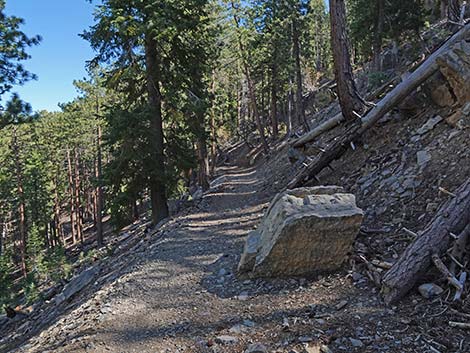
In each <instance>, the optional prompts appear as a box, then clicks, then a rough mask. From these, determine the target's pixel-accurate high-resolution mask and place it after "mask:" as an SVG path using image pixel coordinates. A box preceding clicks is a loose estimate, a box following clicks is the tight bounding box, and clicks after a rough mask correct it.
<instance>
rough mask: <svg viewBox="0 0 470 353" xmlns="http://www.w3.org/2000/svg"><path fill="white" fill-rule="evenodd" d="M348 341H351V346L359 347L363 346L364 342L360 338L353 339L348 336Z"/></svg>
mask: <svg viewBox="0 0 470 353" xmlns="http://www.w3.org/2000/svg"><path fill="white" fill-rule="evenodd" d="M349 341H350V342H351V344H352V345H353V347H357V348H360V347H363V346H364V343H362V341H361V340H357V339H355V338H350V339H349Z"/></svg>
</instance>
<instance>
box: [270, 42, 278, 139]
mask: <svg viewBox="0 0 470 353" xmlns="http://www.w3.org/2000/svg"><path fill="white" fill-rule="evenodd" d="M272 55H273V57H272V63H271V109H270V113H271V126H272V130H273V137H274V138H275V139H276V138H277V137H278V135H279V122H278V120H277V84H278V77H277V72H278V68H277V47H276V43H274V44H273V54H272Z"/></svg>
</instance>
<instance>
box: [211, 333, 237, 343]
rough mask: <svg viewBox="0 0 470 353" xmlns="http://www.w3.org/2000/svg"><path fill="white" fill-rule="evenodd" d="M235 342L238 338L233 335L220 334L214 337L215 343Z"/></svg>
mask: <svg viewBox="0 0 470 353" xmlns="http://www.w3.org/2000/svg"><path fill="white" fill-rule="evenodd" d="M237 342H238V338H236V337H233V336H227V335H222V336H217V337H216V338H215V343H218V344H224V345H229V344H235V343H237Z"/></svg>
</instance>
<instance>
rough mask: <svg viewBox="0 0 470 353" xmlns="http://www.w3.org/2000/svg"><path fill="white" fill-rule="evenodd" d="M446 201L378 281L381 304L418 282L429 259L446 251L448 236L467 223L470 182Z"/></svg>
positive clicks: (457, 231)
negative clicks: (380, 286) (419, 234)
mask: <svg viewBox="0 0 470 353" xmlns="http://www.w3.org/2000/svg"><path fill="white" fill-rule="evenodd" d="M454 193H455V194H456V196H455V197H452V198H450V199H449V200H448V201H446V202H445V203H444V204H443V205H442V206H441V207H440V209H439V211H438V212H437V214H436V215H435V217H434V218H433V220H432V221H431V222H430V223H429V224H428V225H427V227H426V228H425V229H424V231H423V234H422V235H421V236H420V237H419V238H417V239H416V240H415V241H414V242H413V243H412V244H411V245H410V246H408V248H407V249H406V250H405V252H404V253H403V254H402V255H401V256H400V258H399V259H398V261H397V262H395V264H394V265H393V266H392V268H391V269H390V270H389V271H388V272H387V273H386V274H385V276H384V277H383V279H382V295H383V297H384V300H385V303H386V304H390V303H393V302H395V301H397V300H399V299H401V298H402V297H403V296H404V295H405V294H406V293H408V291H410V290H411V289H412V288H413V287H414V285H415V284H416V283H417V282H418V281H419V280H420V278H421V276H422V275H423V274H424V273H425V272H426V271H427V270H428V268H429V267H430V266H431V263H432V255H433V254H437V255H438V256H442V255H443V254H444V253H445V252H446V251H447V249H448V247H449V241H450V233H457V234H458V233H460V232H461V231H462V230H463V229H464V228H465V227H466V225H467V224H468V223H469V222H470V178H469V179H467V180H466V181H465V182H464V183H463V184H462V185H461V186H460V187H459V188H458V189H457V190H456V191H455V192H454Z"/></svg>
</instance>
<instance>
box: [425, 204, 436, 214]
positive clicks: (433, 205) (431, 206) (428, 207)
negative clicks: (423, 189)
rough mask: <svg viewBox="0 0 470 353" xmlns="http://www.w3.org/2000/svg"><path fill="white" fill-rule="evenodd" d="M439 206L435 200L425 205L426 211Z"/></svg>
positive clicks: (433, 210) (434, 209) (432, 210)
mask: <svg viewBox="0 0 470 353" xmlns="http://www.w3.org/2000/svg"><path fill="white" fill-rule="evenodd" d="M438 208H439V204H438V203H437V202H430V203H428V204H427V205H426V212H435V211H437V209H438Z"/></svg>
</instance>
